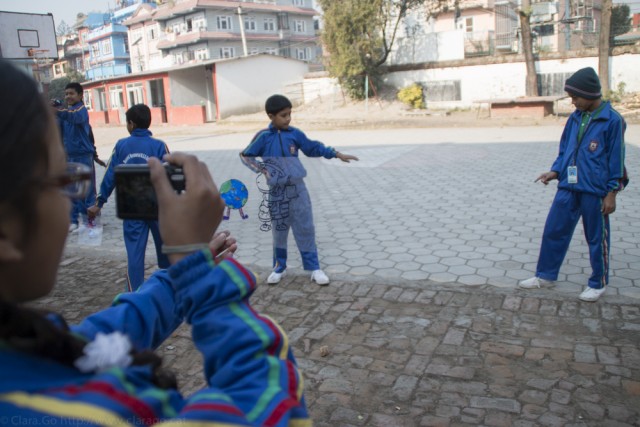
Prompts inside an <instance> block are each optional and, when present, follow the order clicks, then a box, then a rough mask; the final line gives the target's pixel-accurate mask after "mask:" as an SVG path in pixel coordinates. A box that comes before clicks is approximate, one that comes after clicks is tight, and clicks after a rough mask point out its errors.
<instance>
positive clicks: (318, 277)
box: [311, 270, 329, 286]
mask: <svg viewBox="0 0 640 427" xmlns="http://www.w3.org/2000/svg"><path fill="white" fill-rule="evenodd" d="M311 280H312V281H314V282H316V283H317V284H318V285H320V286H326V285H328V284H329V278H328V277H327V275H326V274H324V271H322V270H314V271H313V273H311Z"/></svg>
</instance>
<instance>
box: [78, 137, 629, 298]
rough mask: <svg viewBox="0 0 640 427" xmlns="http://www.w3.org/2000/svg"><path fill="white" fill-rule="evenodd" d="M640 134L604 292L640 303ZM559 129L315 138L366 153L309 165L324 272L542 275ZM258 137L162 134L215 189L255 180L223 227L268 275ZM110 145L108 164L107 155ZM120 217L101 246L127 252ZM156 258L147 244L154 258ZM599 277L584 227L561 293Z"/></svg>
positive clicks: (292, 268)
mask: <svg viewBox="0 0 640 427" xmlns="http://www.w3.org/2000/svg"><path fill="white" fill-rule="evenodd" d="M638 129H640V127H639V126H637V125H634V126H631V128H630V130H629V132H628V135H627V141H628V143H627V161H626V164H627V167H628V169H629V174H630V176H631V185H630V186H629V188H628V189H627V190H625V191H624V192H623V193H621V194H620V195H619V196H618V200H617V202H618V209H617V211H616V213H615V214H614V215H613V216H612V221H611V224H612V225H611V228H612V231H611V234H612V242H611V270H610V271H611V274H610V288H609V290H608V291H607V295H623V296H627V297H631V298H640V221H639V219H640V185H636V184H637V183H636V177H637V176H640V170H638V169H637V167H636V165H637V164H638V162H639V160H640V150H639V148H638V143H640V135H638V133H640V131H639V130H638ZM99 131H100V130H98V132H99ZM561 131H562V128H561V126H537V127H513V128H460V129H455V128H454V129H445V128H434V129H392V130H382V129H381V130H370V131H355V130H351V131H347V130H342V131H319V132H308V134H309V136H310V137H312V138H317V139H320V140H322V141H324V142H325V143H326V144H328V145H332V146H336V147H338V148H339V149H340V150H341V151H343V152H346V153H349V154H354V155H356V156H358V157H359V158H360V161H359V162H354V163H350V164H346V163H342V162H340V161H338V160H332V161H328V160H323V159H308V158H303V163H304V164H305V167H306V168H307V170H308V177H307V179H306V183H307V187H308V188H309V191H310V194H311V200H312V203H313V208H314V219H315V223H316V234H317V244H318V248H319V254H320V262H321V265H322V267H323V268H324V269H325V271H326V272H327V273H328V274H329V275H330V277H332V278H335V279H341V280H345V279H347V278H349V277H376V278H380V279H386V280H407V281H415V280H425V279H426V280H430V281H433V282H438V283H456V284H459V285H461V286H479V285H485V284H488V285H492V286H496V287H503V288H513V287H514V286H516V284H517V282H518V281H519V280H522V279H525V278H528V277H531V276H532V275H533V274H534V272H535V267H536V261H537V257H538V251H539V245H540V239H541V235H542V230H543V227H544V221H545V218H546V215H547V212H548V209H549V207H550V204H551V200H552V198H553V196H554V193H555V185H549V186H547V187H545V186H544V185H542V184H540V183H536V184H534V182H533V181H534V179H535V178H536V177H537V176H538V175H539V174H540V173H541V172H544V171H546V170H548V169H549V167H550V165H551V163H552V162H553V160H554V158H555V155H556V153H557V140H558V138H559V135H560V133H561ZM252 135H253V133H235V134H222V135H214V134H212V135H202V134H197V135H189V134H185V135H175V134H174V135H172V136H167V137H163V138H164V139H165V141H166V142H167V143H168V145H169V147H170V149H171V150H173V151H178V150H180V151H190V152H194V153H196V154H197V155H198V156H199V157H200V158H201V159H203V160H204V161H205V162H206V163H207V164H208V165H209V167H210V169H211V171H212V174H213V176H214V179H215V180H216V182H217V183H218V184H221V183H222V182H223V181H225V180H227V179H231V178H235V179H239V180H241V181H243V182H244V183H245V184H246V185H247V187H248V189H249V201H248V203H247V205H246V206H245V209H244V211H245V213H247V214H248V215H249V218H248V219H247V220H242V219H241V218H240V214H239V213H238V212H237V211H232V213H231V219H230V220H229V221H226V223H225V224H224V227H225V228H228V229H229V230H231V231H232V233H233V234H234V235H235V236H237V238H238V240H239V241H240V242H241V245H240V249H239V251H238V254H237V256H238V258H239V259H241V260H242V261H243V262H245V263H247V264H250V265H254V266H257V267H261V268H269V267H270V266H271V233H270V232H263V231H260V224H261V223H260V221H259V219H258V211H259V205H260V203H261V202H262V200H263V195H262V194H261V193H260V192H259V191H258V189H257V185H256V181H255V176H254V175H253V174H252V173H251V172H250V171H249V170H248V169H247V168H245V167H244V166H243V165H242V164H241V163H240V161H239V159H238V152H239V151H240V150H241V149H242V148H244V147H245V145H246V143H247V141H248V140H250V138H251V137H252ZM102 150H103V153H102V157H108V154H109V150H110V148H109V149H107V147H104V148H103V149H102ZM98 172H99V173H100V174H101V173H102V170H99V171H98ZM98 181H100V176H99V179H98ZM114 211H115V200H113V197H112V199H111V200H110V201H109V203H108V204H107V205H106V207H105V209H104V210H103V219H104V223H105V228H104V232H105V235H104V242H103V243H104V244H103V246H102V248H100V249H101V250H109V251H113V252H119V253H120V252H122V251H123V247H124V246H123V239H122V231H121V223H120V221H119V220H118V219H117V218H115V213H114ZM70 246H74V243H73V239H71V244H70ZM289 247H290V254H289V257H290V259H289V271H288V274H289V275H294V276H295V275H303V274H306V273H305V272H303V270H302V269H301V263H300V257H299V254H298V252H297V249H296V247H295V243H294V241H293V237H292V236H290V245H289ZM153 253H154V252H153V248H152V246H150V247H149V252H148V254H149V257H150V259H153V258H152V257H153ZM590 270H591V269H590V265H589V258H588V250H587V245H586V243H585V242H584V237H583V233H582V229H581V225H580V224H579V225H578V227H577V229H576V232H575V234H574V239H573V241H572V243H571V247H570V250H569V252H568V254H567V257H566V259H565V262H564V264H563V267H562V269H561V274H560V277H559V280H558V281H557V282H556V284H555V289H556V290H557V291H559V292H562V293H566V294H571V295H577V294H579V293H580V291H581V289H582V288H583V287H584V286H585V284H586V282H587V279H588V276H589V275H590Z"/></svg>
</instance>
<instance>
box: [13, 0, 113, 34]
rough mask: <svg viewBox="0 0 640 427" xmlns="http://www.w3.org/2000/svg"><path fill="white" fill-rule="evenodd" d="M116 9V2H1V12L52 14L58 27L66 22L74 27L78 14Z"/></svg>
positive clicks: (72, 0)
mask: <svg viewBox="0 0 640 427" xmlns="http://www.w3.org/2000/svg"><path fill="white" fill-rule="evenodd" d="M109 7H111V9H114V8H115V0H0V11H4V12H26V13H52V14H53V22H54V24H55V26H56V28H57V27H58V25H60V22H62V21H65V22H66V23H67V25H69V26H72V25H73V24H74V23H75V22H76V15H77V14H78V12H83V13H85V14H86V13H89V12H107V11H108V10H109Z"/></svg>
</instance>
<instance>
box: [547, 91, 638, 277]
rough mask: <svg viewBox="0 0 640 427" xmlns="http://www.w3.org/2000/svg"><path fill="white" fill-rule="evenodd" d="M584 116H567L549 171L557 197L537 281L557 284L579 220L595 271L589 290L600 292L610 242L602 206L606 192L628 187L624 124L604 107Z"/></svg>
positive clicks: (552, 208)
mask: <svg viewBox="0 0 640 427" xmlns="http://www.w3.org/2000/svg"><path fill="white" fill-rule="evenodd" d="M585 114H587V113H586V112H580V111H575V112H574V113H573V114H572V115H571V116H570V117H569V120H568V121H567V124H566V125H565V128H564V132H563V134H562V139H561V140H560V150H559V154H558V157H557V159H556V161H555V162H554V163H553V166H552V167H551V170H552V171H554V172H556V173H557V174H558V192H557V193H556V196H555V199H554V201H553V204H552V205H551V210H550V211H549V215H548V217H547V221H546V223H545V227H544V234H543V237H542V245H541V247H540V257H539V258H538V266H537V269H536V276H537V277H540V278H541V279H545V280H551V281H555V280H557V278H558V272H559V271H560V266H561V265H562V262H563V260H564V257H565V255H566V253H567V250H568V249H569V243H570V242H571V237H572V235H573V231H574V229H575V227H576V225H577V223H578V220H579V219H580V217H582V223H583V226H584V233H585V237H586V240H587V243H588V245H589V258H590V260H591V268H592V270H593V273H592V275H591V277H590V278H589V283H588V285H589V287H591V288H594V289H601V288H603V287H604V286H606V285H607V284H608V283H609V248H610V242H611V236H610V229H609V215H603V214H602V201H603V198H604V197H605V196H606V195H607V193H609V192H611V191H620V190H622V189H623V188H624V186H625V185H626V184H627V182H628V179H627V177H626V173H625V168H624V158H625V146H624V133H625V130H626V123H625V121H624V119H623V118H622V116H620V114H619V113H618V112H617V111H615V110H614V109H613V108H611V105H610V104H609V103H608V102H606V103H604V102H603V104H602V105H601V107H599V108H598V109H596V111H594V112H593V113H592V114H591V115H590V116H585ZM583 119H584V120H583ZM581 128H582V131H581ZM572 166H576V167H577V175H578V178H577V182H576V183H570V182H569V177H568V175H569V174H568V170H569V167H572Z"/></svg>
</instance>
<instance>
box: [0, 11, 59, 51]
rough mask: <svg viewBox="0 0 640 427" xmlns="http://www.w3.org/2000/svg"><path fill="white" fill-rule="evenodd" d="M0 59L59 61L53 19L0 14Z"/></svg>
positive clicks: (51, 17)
mask: <svg viewBox="0 0 640 427" xmlns="http://www.w3.org/2000/svg"><path fill="white" fill-rule="evenodd" d="M0 58H5V59H36V58H37V59H45V58H49V59H58V48H57V46H56V30H55V24H54V22H53V15H51V14H47V15H44V14H39V13H18V12H3V11H0Z"/></svg>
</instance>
